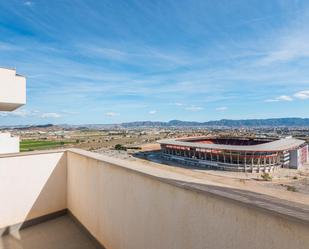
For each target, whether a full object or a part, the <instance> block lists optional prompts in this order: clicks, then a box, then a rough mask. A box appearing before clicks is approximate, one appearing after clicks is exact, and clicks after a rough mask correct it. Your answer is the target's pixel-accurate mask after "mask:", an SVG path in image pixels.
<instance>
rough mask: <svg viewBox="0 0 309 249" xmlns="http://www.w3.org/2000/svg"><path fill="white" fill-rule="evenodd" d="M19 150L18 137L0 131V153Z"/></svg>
mask: <svg viewBox="0 0 309 249" xmlns="http://www.w3.org/2000/svg"><path fill="white" fill-rule="evenodd" d="M17 152H19V137H12V136H11V134H10V133H0V154H7V153H17Z"/></svg>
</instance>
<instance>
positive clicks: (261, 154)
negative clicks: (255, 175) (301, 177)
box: [158, 137, 308, 172]
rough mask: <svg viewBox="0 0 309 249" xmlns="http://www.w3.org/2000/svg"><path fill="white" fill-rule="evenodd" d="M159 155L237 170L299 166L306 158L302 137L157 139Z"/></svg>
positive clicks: (249, 170) (209, 166)
mask: <svg viewBox="0 0 309 249" xmlns="http://www.w3.org/2000/svg"><path fill="white" fill-rule="evenodd" d="M158 143H159V144H160V145H161V152H162V156H163V157H164V158H165V159H167V160H172V161H176V162H179V163H182V164H185V165H190V166H195V167H201V168H212V169H221V170H229V171H239V172H272V171H274V170H276V169H278V168H281V167H284V168H294V169H299V168H300V167H302V166H303V165H304V164H305V163H306V162H307V161H308V145H307V143H306V142H305V141H303V140H299V139H295V138H292V137H287V138H283V139H267V138H244V137H241V138H240V137H193V138H192V137H191V138H179V139H165V140H160V141H158Z"/></svg>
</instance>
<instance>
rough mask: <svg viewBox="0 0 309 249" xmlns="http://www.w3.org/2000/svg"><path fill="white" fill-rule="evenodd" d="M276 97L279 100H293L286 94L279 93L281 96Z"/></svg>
mask: <svg viewBox="0 0 309 249" xmlns="http://www.w3.org/2000/svg"><path fill="white" fill-rule="evenodd" d="M277 99H278V100H279V101H292V100H293V98H292V97H290V96H287V95H281V96H279V97H277Z"/></svg>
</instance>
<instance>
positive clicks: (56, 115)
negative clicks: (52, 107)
mask: <svg viewBox="0 0 309 249" xmlns="http://www.w3.org/2000/svg"><path fill="white" fill-rule="evenodd" d="M41 118H61V115H60V114H59V113H56V112H47V113H43V114H42V115H41Z"/></svg>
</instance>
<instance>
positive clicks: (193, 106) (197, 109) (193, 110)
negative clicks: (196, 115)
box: [185, 105, 203, 112]
mask: <svg viewBox="0 0 309 249" xmlns="http://www.w3.org/2000/svg"><path fill="white" fill-rule="evenodd" d="M185 110H187V111H192V112H198V111H201V110H203V107H200V106H195V105H191V106H188V107H186V108H185Z"/></svg>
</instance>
